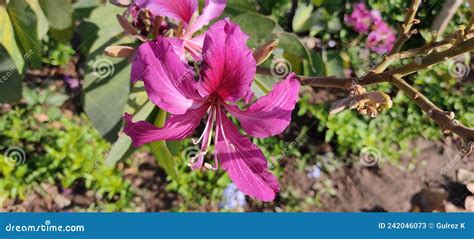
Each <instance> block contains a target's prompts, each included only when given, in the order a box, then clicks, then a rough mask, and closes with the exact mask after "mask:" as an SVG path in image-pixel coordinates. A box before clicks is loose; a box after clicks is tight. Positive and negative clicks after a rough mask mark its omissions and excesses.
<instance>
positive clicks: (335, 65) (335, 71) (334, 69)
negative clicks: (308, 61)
mask: <svg viewBox="0 0 474 239" xmlns="http://www.w3.org/2000/svg"><path fill="white" fill-rule="evenodd" d="M323 62H324V67H325V71H326V76H337V77H344V66H343V61H342V58H341V55H340V52H337V51H323Z"/></svg>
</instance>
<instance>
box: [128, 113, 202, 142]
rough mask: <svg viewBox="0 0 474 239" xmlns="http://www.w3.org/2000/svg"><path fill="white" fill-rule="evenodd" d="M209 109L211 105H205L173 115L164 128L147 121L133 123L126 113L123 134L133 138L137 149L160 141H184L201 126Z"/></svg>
mask: <svg viewBox="0 0 474 239" xmlns="http://www.w3.org/2000/svg"><path fill="white" fill-rule="evenodd" d="M208 108H209V105H203V106H201V107H199V108H197V109H195V110H189V111H188V112H186V114H182V115H171V116H170V117H169V118H168V119H167V120H166V123H165V125H164V126H163V127H162V128H158V127H156V126H154V125H153V124H150V123H149V122H146V121H139V122H133V121H132V116H131V115H130V114H128V113H126V114H125V115H124V116H123V118H124V120H125V127H124V129H123V132H124V133H125V134H126V135H128V136H130V138H132V142H133V146H135V147H139V146H141V145H143V144H146V143H151V142H154V141H159V140H183V139H184V138H186V137H188V136H189V135H190V134H192V133H193V131H194V129H196V127H197V126H199V123H200V122H201V119H202V117H203V116H204V114H205V113H206V111H207V109H208Z"/></svg>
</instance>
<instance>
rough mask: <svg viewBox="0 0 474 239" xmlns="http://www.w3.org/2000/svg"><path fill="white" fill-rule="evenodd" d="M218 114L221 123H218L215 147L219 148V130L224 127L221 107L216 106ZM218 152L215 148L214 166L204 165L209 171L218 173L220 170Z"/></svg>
mask: <svg viewBox="0 0 474 239" xmlns="http://www.w3.org/2000/svg"><path fill="white" fill-rule="evenodd" d="M216 113H217V118H218V120H219V123H216V135H215V136H214V147H217V143H218V142H219V130H220V128H221V127H222V123H221V120H220V119H221V108H220V105H217V106H216ZM216 152H217V150H216V148H214V164H215V165H214V166H212V165H211V164H209V163H205V164H204V167H206V168H207V169H209V170H214V171H216V170H217V169H219V159H218V158H217V153H216Z"/></svg>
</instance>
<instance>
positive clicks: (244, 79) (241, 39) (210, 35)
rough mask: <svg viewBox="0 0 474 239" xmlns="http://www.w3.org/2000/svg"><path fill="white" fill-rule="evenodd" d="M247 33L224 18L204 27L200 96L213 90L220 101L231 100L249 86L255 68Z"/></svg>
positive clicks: (234, 99)
mask: <svg viewBox="0 0 474 239" xmlns="http://www.w3.org/2000/svg"><path fill="white" fill-rule="evenodd" d="M247 39H248V36H247V35H246V34H245V33H243V32H242V31H241V30H240V27H239V26H238V25H236V24H234V23H232V22H230V21H229V20H228V19H225V20H221V21H218V22H217V23H215V24H214V25H212V26H211V27H210V28H209V30H208V31H207V34H206V37H205V38H204V46H203V53H202V55H203V59H204V60H203V64H202V69H201V77H202V79H201V81H200V82H199V84H198V90H199V93H200V94H201V95H202V96H208V95H210V94H214V93H215V94H217V95H218V96H220V98H221V99H222V100H223V101H231V102H235V101H237V100H239V99H241V98H242V97H244V96H245V95H246V93H247V91H248V90H249V89H250V85H251V84H252V82H253V79H254V77H255V71H256V63H255V59H254V58H253V56H252V51H250V49H249V48H248V47H247V45H246V44H245V42H246V41H247Z"/></svg>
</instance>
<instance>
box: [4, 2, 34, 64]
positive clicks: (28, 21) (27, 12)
mask: <svg viewBox="0 0 474 239" xmlns="http://www.w3.org/2000/svg"><path fill="white" fill-rule="evenodd" d="M7 11H8V13H9V15H10V19H11V20H12V22H13V28H14V29H15V37H16V39H17V43H18V44H19V47H20V49H21V51H22V53H23V58H24V59H25V61H27V62H28V63H30V65H31V66H32V67H33V68H39V67H40V66H41V54H42V52H41V45H40V41H39V40H38V36H37V30H36V27H37V22H38V21H37V17H36V13H35V12H34V11H33V10H32V9H31V8H30V6H29V5H28V4H27V2H26V1H25V0H15V1H10V3H9V4H8V6H7Z"/></svg>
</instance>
